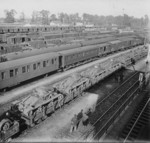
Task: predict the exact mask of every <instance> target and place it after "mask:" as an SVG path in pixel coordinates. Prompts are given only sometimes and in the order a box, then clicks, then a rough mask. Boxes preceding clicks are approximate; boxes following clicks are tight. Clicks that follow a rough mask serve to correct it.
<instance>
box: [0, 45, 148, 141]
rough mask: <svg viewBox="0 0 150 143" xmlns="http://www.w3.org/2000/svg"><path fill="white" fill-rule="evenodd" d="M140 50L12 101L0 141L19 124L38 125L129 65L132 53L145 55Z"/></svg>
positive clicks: (0, 128)
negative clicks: (92, 86) (113, 73)
mask: <svg viewBox="0 0 150 143" xmlns="http://www.w3.org/2000/svg"><path fill="white" fill-rule="evenodd" d="M141 50H145V49H144V48H143V47H142V46H141V47H137V48H135V49H132V50H128V51H125V52H124V53H122V54H120V55H116V56H114V57H113V58H108V59H106V60H103V61H102V62H101V63H99V65H98V67H102V68H96V69H95V71H93V69H88V70H87V72H86V71H85V73H83V72H82V73H78V74H79V75H76V77H74V76H73V78H70V81H71V82H69V81H68V80H67V79H65V80H63V81H60V82H58V83H56V84H53V85H52V87H50V89H47V88H45V89H44V88H43V89H40V88H38V89H37V90H34V91H33V92H32V93H31V94H30V95H28V96H27V97H25V98H23V99H21V100H16V101H14V102H13V103H12V106H11V109H10V110H8V111H7V112H6V113H4V115H3V116H2V117H1V118H0V141H6V140H7V139H8V138H11V137H12V136H13V135H15V134H17V133H19V132H20V129H21V127H22V125H26V126H27V127H33V126H34V125H35V124H38V123H40V122H41V121H42V120H44V119H46V118H47V116H49V115H50V114H51V113H53V112H55V110H57V109H58V108H60V107H61V106H63V105H64V104H65V103H67V102H69V101H71V100H72V99H74V98H76V97H78V96H79V95H80V94H81V93H82V92H83V91H84V90H85V89H87V88H89V87H90V86H91V85H92V84H95V83H96V82H98V81H100V80H101V79H103V78H104V77H106V76H107V75H109V74H110V73H112V72H114V71H115V70H118V69H119V68H121V64H122V63H124V65H128V64H130V63H131V60H130V62H128V58H129V59H131V58H134V53H137V54H138V56H139V57H141V56H144V55H145V54H146V51H145V54H144V55H141V53H140V51H141ZM89 70H90V71H91V72H92V73H91V72H90V71H89ZM90 74H91V75H90ZM64 83H65V84H64Z"/></svg>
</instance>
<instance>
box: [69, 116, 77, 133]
mask: <svg viewBox="0 0 150 143" xmlns="http://www.w3.org/2000/svg"><path fill="white" fill-rule="evenodd" d="M76 129H77V115H76V114H75V115H74V117H73V118H72V119H71V127H70V133H72V132H73V131H76Z"/></svg>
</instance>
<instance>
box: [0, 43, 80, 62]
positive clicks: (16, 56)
mask: <svg viewBox="0 0 150 143" xmlns="http://www.w3.org/2000/svg"><path fill="white" fill-rule="evenodd" d="M78 47H81V44H77V43H73V44H66V45H61V46H49V47H47V48H42V49H34V48H33V47H29V46H28V48H30V50H24V51H19V52H15V53H9V54H4V55H2V57H5V59H7V60H6V61H10V60H16V59H20V58H26V57H31V56H35V55H40V54H44V53H50V52H58V51H63V50H67V49H74V48H78Z"/></svg>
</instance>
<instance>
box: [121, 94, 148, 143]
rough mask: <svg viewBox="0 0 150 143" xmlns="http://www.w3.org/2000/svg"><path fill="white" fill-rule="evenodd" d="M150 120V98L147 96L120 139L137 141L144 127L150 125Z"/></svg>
mask: <svg viewBox="0 0 150 143" xmlns="http://www.w3.org/2000/svg"><path fill="white" fill-rule="evenodd" d="M149 118H150V97H149V95H148V94H146V95H145V97H144V99H143V100H142V102H141V104H140V105H139V107H138V109H137V111H136V113H135V114H134V116H133V117H132V118H131V120H130V121H129V123H128V124H127V126H126V127H125V128H124V129H123V131H122V133H121V135H120V138H121V139H123V140H124V143H125V142H127V141H131V140H135V139H136V138H137V137H138V135H139V134H140V132H141V129H142V127H144V126H145V125H147V124H148V122H149Z"/></svg>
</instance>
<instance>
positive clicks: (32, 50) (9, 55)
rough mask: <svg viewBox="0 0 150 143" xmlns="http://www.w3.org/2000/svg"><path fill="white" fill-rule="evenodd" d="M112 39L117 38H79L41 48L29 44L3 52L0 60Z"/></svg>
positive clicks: (94, 43)
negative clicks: (12, 50) (16, 49)
mask: <svg viewBox="0 0 150 143" xmlns="http://www.w3.org/2000/svg"><path fill="white" fill-rule="evenodd" d="M112 40H115V38H113V37H112V38H109V37H108V38H102V39H94V40H78V41H75V42H72V43H68V44H63V45H57V46H54V45H53V46H52V45H51V46H46V47H45V48H40V49H37V48H36V49H35V48H34V47H32V46H27V47H25V48H24V50H21V51H18V52H13V53H7V54H2V55H1V56H0V62H5V61H10V60H15V59H19V58H24V57H30V56H34V55H39V54H43V53H48V52H57V51H62V50H68V49H74V48H79V47H83V46H89V45H96V44H101V43H104V42H107V41H112ZM40 45H41V44H40ZM27 49H28V50H27Z"/></svg>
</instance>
